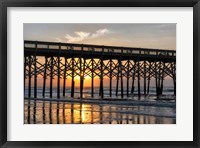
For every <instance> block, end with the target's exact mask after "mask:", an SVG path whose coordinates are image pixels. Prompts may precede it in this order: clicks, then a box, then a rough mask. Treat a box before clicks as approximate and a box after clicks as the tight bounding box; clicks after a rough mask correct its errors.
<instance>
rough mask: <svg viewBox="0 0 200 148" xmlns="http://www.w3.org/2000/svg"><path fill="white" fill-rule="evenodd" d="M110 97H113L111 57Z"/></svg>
mask: <svg viewBox="0 0 200 148" xmlns="http://www.w3.org/2000/svg"><path fill="white" fill-rule="evenodd" d="M110 97H112V59H110Z"/></svg>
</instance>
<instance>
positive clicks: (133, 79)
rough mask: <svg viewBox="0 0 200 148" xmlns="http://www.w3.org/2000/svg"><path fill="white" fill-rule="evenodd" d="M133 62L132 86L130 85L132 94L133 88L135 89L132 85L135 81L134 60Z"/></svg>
mask: <svg viewBox="0 0 200 148" xmlns="http://www.w3.org/2000/svg"><path fill="white" fill-rule="evenodd" d="M133 62H134V65H133V69H132V70H133V75H132V86H131V94H132V95H133V94H134V89H135V86H134V83H135V61H133Z"/></svg>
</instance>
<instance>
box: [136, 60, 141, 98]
mask: <svg viewBox="0 0 200 148" xmlns="http://www.w3.org/2000/svg"><path fill="white" fill-rule="evenodd" d="M137 66H138V69H137V76H138V97H139V98H140V97H141V94H140V61H139V60H138V61H137Z"/></svg>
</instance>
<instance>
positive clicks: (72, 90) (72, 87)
mask: <svg viewBox="0 0 200 148" xmlns="http://www.w3.org/2000/svg"><path fill="white" fill-rule="evenodd" d="M71 97H72V98H73V97H74V58H72V85H71Z"/></svg>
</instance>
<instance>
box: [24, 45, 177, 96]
mask: <svg viewBox="0 0 200 148" xmlns="http://www.w3.org/2000/svg"><path fill="white" fill-rule="evenodd" d="M39 57H40V59H43V60H38V58H39ZM41 61H42V62H41ZM39 75H40V76H42V77H43V89H42V94H43V97H45V94H46V92H45V91H46V88H47V87H49V89H50V91H49V96H50V98H52V93H53V79H54V78H56V80H57V86H56V87H57V96H56V97H57V98H60V96H61V95H62V96H65V95H66V85H67V83H68V84H69V83H70V84H71V85H70V86H71V97H74V93H75V80H74V78H75V77H76V76H79V77H80V98H82V97H83V87H84V78H85V76H89V77H90V78H91V96H92V97H94V78H95V77H98V78H99V80H100V84H99V96H100V97H101V98H104V84H103V82H104V81H103V79H104V78H105V77H108V78H109V80H110V81H109V85H110V87H109V88H110V90H109V95H110V97H112V95H113V93H112V92H113V91H115V92H116V93H115V95H116V96H118V93H119V84H120V86H121V89H120V90H121V93H120V94H121V98H123V97H124V95H126V96H129V95H134V90H135V81H137V87H138V89H137V90H138V93H137V95H138V97H140V96H141V94H144V95H148V94H149V87H150V81H151V79H152V78H155V84H156V94H157V96H160V95H162V92H163V87H164V86H163V81H164V79H165V78H166V77H167V76H169V77H171V78H172V80H173V84H174V95H176V51H175V50H159V49H147V48H134V47H132V48H131V47H117V46H100V45H87V44H71V43H57V42H43V41H24V86H25V82H26V81H28V83H27V84H28V86H27V87H28V97H31V91H32V89H31V87H32V83H31V80H32V78H33V79H34V85H33V87H34V98H37V87H38V86H37V80H38V76H39ZM67 77H71V82H69V81H66V78H67ZM114 78H116V86H115V88H116V90H114V89H113V83H112V82H113V79H114ZM47 79H48V80H49V81H50V84H49V86H47V84H46V80H47ZM142 79H143V81H142V82H143V83H144V84H143V87H144V88H143V92H141V89H140V88H141V80H142ZM125 80H126V81H125ZM61 81H63V82H62V84H63V86H62V87H63V88H62V90H63V91H62V92H61V91H60V87H61V86H60V84H61ZM123 81H125V82H123ZM130 82H132V83H131V84H130ZM124 85H126V91H125V92H124V90H123V89H124ZM54 87H55V86H54ZM129 87H130V88H129Z"/></svg>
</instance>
